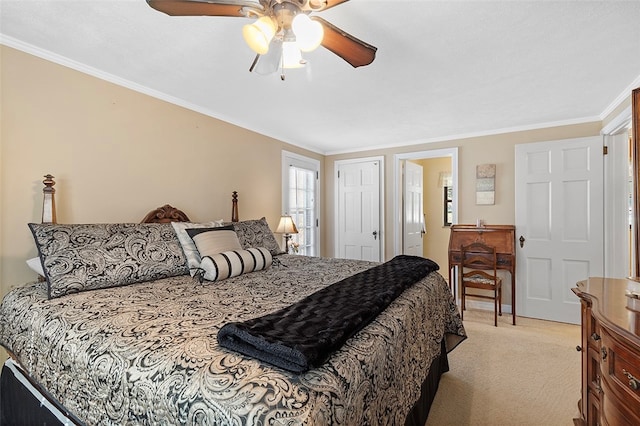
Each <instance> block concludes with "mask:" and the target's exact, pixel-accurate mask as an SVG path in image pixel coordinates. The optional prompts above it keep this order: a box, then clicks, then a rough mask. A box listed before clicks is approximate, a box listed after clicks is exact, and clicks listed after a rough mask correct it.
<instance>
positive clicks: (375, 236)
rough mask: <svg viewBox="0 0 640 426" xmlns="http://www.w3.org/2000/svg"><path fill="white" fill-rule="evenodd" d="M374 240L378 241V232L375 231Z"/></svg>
mask: <svg viewBox="0 0 640 426" xmlns="http://www.w3.org/2000/svg"><path fill="white" fill-rule="evenodd" d="M373 239H374V240H377V239H378V231H373Z"/></svg>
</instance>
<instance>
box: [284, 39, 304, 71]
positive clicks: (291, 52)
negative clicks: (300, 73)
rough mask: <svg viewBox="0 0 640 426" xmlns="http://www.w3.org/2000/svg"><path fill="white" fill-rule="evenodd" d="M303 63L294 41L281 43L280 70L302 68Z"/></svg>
mask: <svg viewBox="0 0 640 426" xmlns="http://www.w3.org/2000/svg"><path fill="white" fill-rule="evenodd" d="M304 65H305V62H304V60H303V59H302V53H301V52H300V48H299V47H298V45H297V44H296V42H295V41H285V42H284V43H282V68H286V69H291V68H302V67H304Z"/></svg>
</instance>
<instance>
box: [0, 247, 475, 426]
mask: <svg viewBox="0 0 640 426" xmlns="http://www.w3.org/2000/svg"><path fill="white" fill-rule="evenodd" d="M279 258H280V259H281V260H282V265H280V266H278V265H274V266H273V267H271V268H270V269H267V270H264V271H259V272H253V273H250V274H245V275H241V276H239V277H235V278H230V279H227V280H224V281H219V282H214V283H210V282H205V283H204V284H200V283H198V282H197V281H196V280H195V279H193V278H191V277H190V276H188V275H185V276H178V277H171V278H165V279H161V280H157V281H151V282H144V283H139V284H131V285H127V286H123V287H115V288H108V289H101V290H93V291H86V292H82V293H77V294H71V295H67V296H64V297H60V298H56V299H51V300H47V291H46V286H45V284H44V283H33V284H28V285H26V286H24V287H20V288H17V289H14V290H12V291H11V292H10V293H8V294H7V295H6V296H5V298H4V300H3V302H2V305H1V306H0V344H2V345H3V346H4V347H6V348H7V349H8V350H10V351H11V352H12V353H14V354H15V355H16V357H17V358H18V361H19V362H20V364H21V365H22V367H23V368H24V369H25V370H26V371H27V372H28V373H29V374H30V376H31V377H32V378H33V379H34V380H35V381H36V382H37V383H39V384H40V385H41V386H42V387H43V388H45V389H47V390H48V392H49V393H50V394H51V395H53V396H54V397H55V398H56V399H57V400H58V401H59V402H60V403H61V404H62V405H64V406H65V407H66V408H67V409H68V410H69V411H70V412H72V413H73V414H74V415H75V416H76V417H78V418H79V419H80V420H81V421H83V422H85V423H87V424H104V425H122V424H171V425H173V424H199V425H244V424H246V425H285V424H286V425H296V424H307V425H330V424H331V425H356V424H357V425H366V424H390V425H391V424H404V420H405V417H406V415H407V413H408V412H409V410H410V409H411V407H412V406H413V404H414V402H415V401H416V400H417V399H418V397H419V395H420V385H421V383H422V381H423V380H424V378H425V377H426V375H427V372H428V367H429V365H430V364H431V361H432V360H433V359H434V358H435V357H436V356H437V355H438V354H439V352H440V343H441V341H442V340H443V339H444V340H445V342H446V344H447V349H448V350H451V349H453V348H454V347H455V346H456V345H457V344H458V343H459V342H460V341H462V340H463V339H464V338H465V337H466V335H465V331H464V328H463V326H462V322H461V320H460V317H459V315H458V311H457V308H456V306H455V303H454V301H453V298H452V295H451V293H450V291H449V287H448V285H447V284H446V282H445V281H444V279H443V278H442V276H441V275H440V274H438V273H437V272H433V273H431V274H429V275H428V276H427V277H425V278H424V279H422V280H421V281H419V282H418V283H417V284H416V285H414V286H413V287H411V288H409V289H407V290H406V291H405V292H404V293H402V294H401V295H400V297H398V298H397V299H396V300H395V301H394V302H392V303H391V305H389V306H388V307H387V309H386V310H384V311H383V312H382V313H381V314H380V315H379V316H378V317H377V318H376V319H375V320H374V321H373V322H371V323H370V324H369V325H368V326H366V327H365V328H363V329H362V330H360V331H359V332H358V333H357V334H355V335H354V336H353V337H352V338H350V339H349V340H347V342H346V343H345V345H344V346H343V347H342V348H340V349H339V350H338V351H336V352H335V353H333V354H332V355H331V356H330V357H329V359H328V360H327V361H326V362H325V363H324V364H322V365H321V366H320V367H318V368H314V369H311V370H309V371H307V372H305V373H303V374H295V373H290V372H287V371H285V370H281V369H279V368H277V367H272V366H270V365H268V364H264V363H262V362H260V361H258V360H255V359H252V358H249V357H245V356H242V355H240V354H238V353H236V352H233V351H230V350H226V349H224V348H221V347H220V346H219V345H218V343H217V337H216V336H217V333H218V330H219V329H220V328H221V327H222V326H223V325H224V324H226V323H228V322H233V321H244V320H247V319H251V318H254V317H257V316H260V315H264V314H265V313H269V312H273V311H275V310H278V309H281V308H283V307H285V306H288V305H290V304H291V303H294V302H296V301H298V300H300V299H302V298H304V297H306V296H308V295H310V294H312V293H314V292H315V291H318V290H320V289H322V288H324V287H327V286H328V285H330V284H332V283H334V282H337V281H339V280H341V279H343V278H346V277H348V276H350V275H353V274H355V273H357V272H360V271H363V270H365V269H367V268H370V267H372V266H375V265H376V264H375V263H371V262H363V261H354V260H344V259H328V258H314V257H304V256H294V255H282V256H279Z"/></svg>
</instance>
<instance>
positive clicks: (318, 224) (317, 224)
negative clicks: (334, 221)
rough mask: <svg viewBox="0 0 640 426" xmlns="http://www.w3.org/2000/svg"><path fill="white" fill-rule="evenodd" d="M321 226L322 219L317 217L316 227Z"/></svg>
mask: <svg viewBox="0 0 640 426" xmlns="http://www.w3.org/2000/svg"><path fill="white" fill-rule="evenodd" d="M318 226H320V220H318V219H316V228H317V227H318Z"/></svg>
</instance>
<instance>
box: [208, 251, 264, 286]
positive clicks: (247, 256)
mask: <svg viewBox="0 0 640 426" xmlns="http://www.w3.org/2000/svg"><path fill="white" fill-rule="evenodd" d="M272 262H273V258H272V256H271V253H270V252H269V250H267V249H266V248H264V247H257V248H256V247H252V248H248V249H245V250H231V251H225V252H223V253H216V254H214V255H212V256H204V257H203V258H202V262H200V269H201V270H202V274H203V275H202V277H203V278H204V279H205V280H207V281H219V280H224V279H226V278H229V277H237V276H238V275H241V274H245V273H249V272H254V271H260V270H262V269H267V268H268V267H270V266H271V263H272Z"/></svg>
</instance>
